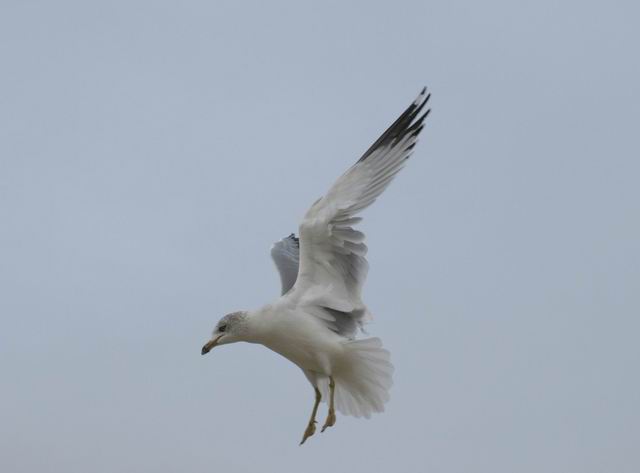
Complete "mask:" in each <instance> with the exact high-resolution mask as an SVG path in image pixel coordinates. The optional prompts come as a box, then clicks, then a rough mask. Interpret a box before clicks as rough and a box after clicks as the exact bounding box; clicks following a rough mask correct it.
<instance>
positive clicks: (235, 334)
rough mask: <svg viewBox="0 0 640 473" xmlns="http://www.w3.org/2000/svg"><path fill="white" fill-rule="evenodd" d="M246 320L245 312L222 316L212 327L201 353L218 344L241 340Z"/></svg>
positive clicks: (204, 353)
mask: <svg viewBox="0 0 640 473" xmlns="http://www.w3.org/2000/svg"><path fill="white" fill-rule="evenodd" d="M246 320H247V313H246V312H232V313H231V314H227V315H225V316H224V317H222V318H221V319H220V321H219V322H218V323H217V324H216V327H215V328H214V329H213V335H212V336H211V340H209V341H208V342H207V343H205V344H204V346H203V347H202V354H203V355H206V354H207V353H209V352H210V351H211V349H212V348H213V347H215V346H218V345H226V344H228V343H234V342H240V341H242V340H243V334H244V333H245V331H246Z"/></svg>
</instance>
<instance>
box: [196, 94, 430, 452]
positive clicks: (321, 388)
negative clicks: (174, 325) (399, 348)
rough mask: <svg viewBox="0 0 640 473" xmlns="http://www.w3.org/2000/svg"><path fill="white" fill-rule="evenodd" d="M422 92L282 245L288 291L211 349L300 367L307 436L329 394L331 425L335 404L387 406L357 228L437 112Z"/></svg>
mask: <svg viewBox="0 0 640 473" xmlns="http://www.w3.org/2000/svg"><path fill="white" fill-rule="evenodd" d="M428 99H429V96H428V95H427V94H426V89H423V90H422V92H421V93H420V95H419V96H418V98H417V99H416V100H415V101H414V102H413V103H412V104H411V105H410V106H409V108H407V109H406V110H405V112H404V113H403V114H402V115H401V116H400V117H399V118H398V119H397V120H396V121H395V122H394V123H393V124H392V125H391V126H390V127H389V128H388V129H387V131H385V133H384V134H383V135H382V136H381V137H380V138H379V139H378V140H377V141H376V142H375V143H374V144H373V145H372V146H371V147H370V148H369V149H368V150H367V151H366V152H365V153H364V155H363V156H362V157H361V158H360V159H359V160H358V161H357V162H356V163H355V164H354V165H353V166H351V167H350V168H349V169H348V170H347V171H346V172H345V173H344V174H343V175H342V176H340V178H338V180H337V181H336V182H335V183H334V185H333V186H332V187H331V189H329V191H328V192H327V194H325V195H324V196H323V197H322V198H320V199H318V200H317V201H316V202H315V203H314V204H313V205H312V206H311V208H310V209H309V210H308V211H307V213H306V215H305V216H304V218H303V220H302V222H301V223H300V227H299V235H300V238H296V237H295V235H294V234H291V235H290V236H288V237H286V238H283V239H282V240H280V241H278V242H276V243H275V244H274V246H273V247H272V250H271V256H272V258H273V260H274V262H275V263H276V266H277V268H278V271H279V273H280V279H281V283H282V294H281V296H280V297H279V298H278V299H277V300H276V301H274V302H273V303H271V304H268V305H265V306H264V307H262V308H260V309H258V310H255V311H243V312H234V313H232V314H228V315H226V316H225V317H223V318H222V319H221V320H220V322H219V323H218V325H217V326H216V329H215V330H214V333H213V337H212V339H211V340H210V341H209V342H208V343H207V344H206V345H205V346H204V347H203V349H202V353H203V354H205V353H208V352H209V351H210V350H211V348H213V347H214V346H216V345H222V344H227V343H233V342H237V341H244V342H250V343H259V344H262V345H264V346H266V347H267V348H270V349H271V350H273V351H275V352H276V353H279V354H280V355H282V356H283V357H285V358H287V359H288V360H290V361H291V362H293V363H295V364H296V365H298V366H299V367H300V368H301V369H302V371H303V372H304V374H305V376H306V377H307V379H308V380H309V382H310V383H311V384H312V386H313V387H314V391H315V404H314V408H313V411H312V415H311V419H310V420H309V423H308V425H307V429H306V430H305V433H304V436H303V439H302V443H304V441H305V440H306V439H307V438H308V437H309V436H311V435H313V433H314V432H315V415H316V411H317V408H318V404H319V403H320V401H321V400H326V401H328V403H329V415H328V417H327V421H326V422H325V425H324V427H323V430H324V429H325V428H326V427H330V426H332V425H334V423H335V420H336V417H335V409H337V410H338V411H340V412H342V413H343V414H345V415H353V416H356V417H361V416H364V417H369V416H370V415H371V413H373V412H381V411H382V410H384V404H385V403H386V402H387V400H388V399H389V388H390V387H391V384H392V373H393V366H392V365H391V362H390V357H389V352H388V351H387V350H385V349H384V348H383V347H382V342H381V341H380V339H378V338H365V339H357V338H356V337H357V334H358V331H359V330H360V329H361V328H362V326H363V324H364V323H366V322H368V321H369V320H370V319H371V314H370V312H369V310H368V309H367V307H366V306H365V304H364V303H363V301H362V298H361V292H362V286H363V284H364V281H365V279H366V276H367V272H368V263H367V260H366V253H367V247H366V245H365V244H364V239H365V236H364V234H363V233H362V232H360V231H358V230H356V229H354V226H355V225H357V224H358V223H359V222H360V221H361V220H362V219H361V218H360V217H358V216H357V214H358V213H360V212H361V211H362V210H363V209H365V208H366V207H368V206H369V205H371V204H372V203H373V202H374V201H375V200H376V198H377V197H378V196H379V195H380V194H381V193H382V192H383V191H384V190H385V189H386V187H387V186H388V185H389V183H390V182H391V180H392V179H393V178H394V177H395V175H396V174H397V173H398V171H400V169H402V168H403V167H404V164H405V162H406V160H407V159H408V158H409V156H410V155H411V152H412V150H413V148H414V146H415V144H416V142H417V137H418V135H419V133H420V131H421V130H422V127H423V122H424V119H425V118H426V116H427V115H428V113H429V110H427V111H426V112H424V113H423V114H422V115H420V112H421V111H422V109H423V108H424V106H425V104H426V103H427V101H428Z"/></svg>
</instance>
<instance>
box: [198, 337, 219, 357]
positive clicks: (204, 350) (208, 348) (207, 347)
mask: <svg viewBox="0 0 640 473" xmlns="http://www.w3.org/2000/svg"><path fill="white" fill-rule="evenodd" d="M222 337H223V335H220V336H218V337H216V338H214V339H213V340H209V341H208V342H207V343H205V344H204V346H203V347H202V354H203V355H206V354H207V353H209V352H210V351H211V349H212V348H213V347H215V346H216V345H217V344H218V340H220V339H221V338H222Z"/></svg>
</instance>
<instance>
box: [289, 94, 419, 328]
mask: <svg viewBox="0 0 640 473" xmlns="http://www.w3.org/2000/svg"><path fill="white" fill-rule="evenodd" d="M429 97H430V95H427V91H426V88H425V89H423V90H422V91H421V92H420V95H418V97H417V98H416V100H415V101H414V102H413V103H412V104H411V105H410V106H409V107H408V108H407V109H406V110H405V111H404V113H403V114H402V115H400V117H399V118H398V119H397V120H396V121H395V122H394V123H393V124H392V125H391V126H390V127H389V129H387V131H385V132H384V133H383V134H382V136H380V138H378V140H377V141H376V142H375V143H374V144H373V145H372V146H371V147H370V148H369V149H368V150H367V151H366V152H365V153H364V155H363V156H362V157H361V158H360V159H359V160H358V161H357V162H356V163H355V164H354V165H353V166H351V168H349V169H348V170H347V171H346V172H345V173H344V174H343V175H342V176H341V177H340V178H339V179H338V180H337V181H336V182H335V183H334V184H333V186H332V187H331V189H329V192H327V194H326V195H325V196H324V197H322V198H321V199H319V200H317V201H316V202H315V203H314V204H313V205H312V206H311V208H310V209H309V210H308V211H307V213H306V215H305V217H304V219H303V221H302V223H301V224H300V267H299V272H298V277H297V280H296V283H295V286H294V290H293V291H292V293H291V294H292V295H295V297H298V298H300V300H301V301H302V302H303V303H307V304H308V305H309V306H315V307H321V308H324V309H326V310H325V312H326V313H328V314H329V315H326V314H316V315H318V316H319V317H321V318H325V319H327V320H328V321H329V322H330V324H328V325H329V326H330V328H333V329H334V330H335V328H334V327H336V326H339V325H342V326H344V327H348V328H345V329H342V330H340V328H339V327H338V330H337V331H338V332H339V333H342V332H345V333H342V334H344V335H345V336H348V337H350V336H352V335H353V334H354V333H355V329H356V327H357V326H358V325H361V324H362V323H363V322H364V321H366V320H367V319H368V318H370V315H369V313H368V311H367V309H366V307H365V305H364V304H363V303H362V300H361V290H362V285H363V284H364V281H365V279H366V276H367V271H368V263H367V260H366V258H365V256H366V254H367V246H366V245H365V244H364V239H365V235H364V234H363V233H362V232H360V231H358V230H355V229H354V228H353V226H354V225H356V224H357V223H358V222H360V221H361V220H362V219H361V218H360V217H357V216H356V215H357V214H358V213H360V212H361V211H362V210H363V209H365V208H366V207H368V206H369V205H371V204H372V203H373V202H374V201H375V200H376V199H377V198H378V196H379V195H380V194H381V193H382V192H383V191H384V190H385V189H386V188H387V186H388V185H389V183H390V182H391V181H392V179H393V178H394V177H395V175H396V174H397V173H398V171H400V169H402V168H403V167H404V164H405V162H406V161H407V159H408V158H409V156H410V155H411V152H412V151H413V148H414V146H415V145H416V141H417V138H418V135H419V133H420V131H421V130H422V127H423V122H424V119H425V118H426V117H427V115H428V114H429V112H430V110H426V112H424V113H422V114H421V112H422V110H423V109H424V107H425V104H426V103H427V101H428V100H429ZM345 317H347V318H348V319H351V321H352V322H353V323H351V324H344V323H342V324H340V323H337V322H339V321H340V319H342V321H343V322H344V321H345ZM349 332H353V333H349Z"/></svg>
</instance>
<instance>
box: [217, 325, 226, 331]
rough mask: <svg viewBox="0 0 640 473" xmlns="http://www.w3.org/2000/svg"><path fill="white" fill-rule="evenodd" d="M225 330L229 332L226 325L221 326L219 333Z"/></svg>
mask: <svg viewBox="0 0 640 473" xmlns="http://www.w3.org/2000/svg"><path fill="white" fill-rule="evenodd" d="M225 330H227V326H226V325H220V327H218V332H224V331H225Z"/></svg>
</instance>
